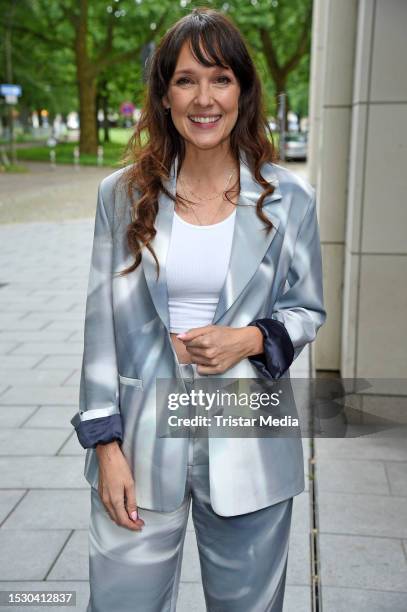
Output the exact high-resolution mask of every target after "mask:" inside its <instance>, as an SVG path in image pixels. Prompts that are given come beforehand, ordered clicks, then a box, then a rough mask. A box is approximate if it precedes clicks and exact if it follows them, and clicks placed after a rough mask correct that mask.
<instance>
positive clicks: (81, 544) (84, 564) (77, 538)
mask: <svg viewBox="0 0 407 612" xmlns="http://www.w3.org/2000/svg"><path fill="white" fill-rule="evenodd" d="M48 580H89V545H88V530H87V529H82V530H77V531H74V532H73V533H72V535H71V537H70V538H69V540H68V542H67V543H66V545H65V546H64V549H63V551H62V552H61V554H60V555H59V557H58V559H57V561H56V563H55V565H54V566H53V568H52V569H51V571H50V572H49V574H48Z"/></svg>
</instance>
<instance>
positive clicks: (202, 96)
mask: <svg viewBox="0 0 407 612" xmlns="http://www.w3.org/2000/svg"><path fill="white" fill-rule="evenodd" d="M212 102H213V100H212V95H211V90H210V86H209V84H208V83H200V84H199V85H198V93H197V96H196V104H197V106H209V105H210V104H212Z"/></svg>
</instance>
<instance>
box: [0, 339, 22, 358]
mask: <svg viewBox="0 0 407 612" xmlns="http://www.w3.org/2000/svg"><path fill="white" fill-rule="evenodd" d="M19 344H20V343H19V342H15V341H13V340H4V341H2V340H0V355H7V354H9V353H11V351H12V350H13V349H16V348H17V347H18V346H19Z"/></svg>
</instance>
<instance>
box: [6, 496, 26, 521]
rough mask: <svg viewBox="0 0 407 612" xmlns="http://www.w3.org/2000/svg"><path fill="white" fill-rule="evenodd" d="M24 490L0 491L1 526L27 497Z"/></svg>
mask: <svg viewBox="0 0 407 612" xmlns="http://www.w3.org/2000/svg"><path fill="white" fill-rule="evenodd" d="M25 493H26V492H25V491H24V489H17V490H15V491H13V490H8V491H7V490H3V491H0V526H1V523H3V521H5V520H6V519H7V517H8V515H9V514H10V513H11V512H12V511H13V510H14V508H15V507H16V506H17V504H18V502H19V501H20V500H21V499H22V498H23V497H24V495H25Z"/></svg>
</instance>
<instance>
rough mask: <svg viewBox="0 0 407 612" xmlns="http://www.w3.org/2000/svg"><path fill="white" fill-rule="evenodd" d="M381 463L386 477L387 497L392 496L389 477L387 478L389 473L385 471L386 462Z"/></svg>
mask: <svg viewBox="0 0 407 612" xmlns="http://www.w3.org/2000/svg"><path fill="white" fill-rule="evenodd" d="M382 463H383V469H384V474H385V476H386V482H387V488H388V490H389V495H391V496H393V492H392V489H391V482H390V477H389V473H388V471H387V465H386V461H382Z"/></svg>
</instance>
